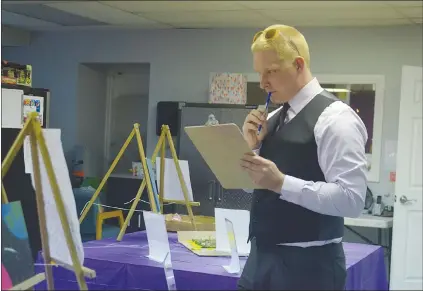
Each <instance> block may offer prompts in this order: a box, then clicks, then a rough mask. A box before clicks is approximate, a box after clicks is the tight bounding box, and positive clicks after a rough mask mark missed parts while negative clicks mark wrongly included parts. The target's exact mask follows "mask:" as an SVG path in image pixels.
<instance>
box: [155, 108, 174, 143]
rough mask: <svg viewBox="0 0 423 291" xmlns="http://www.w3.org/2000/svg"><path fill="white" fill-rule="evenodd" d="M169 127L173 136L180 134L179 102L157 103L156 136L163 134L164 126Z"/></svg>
mask: <svg viewBox="0 0 423 291" xmlns="http://www.w3.org/2000/svg"><path fill="white" fill-rule="evenodd" d="M164 124H165V125H168V126H169V129H170V133H171V134H172V136H177V135H178V134H179V102H175V101H160V102H158V103H157V115H156V134H157V135H160V134H161V132H162V125H164Z"/></svg>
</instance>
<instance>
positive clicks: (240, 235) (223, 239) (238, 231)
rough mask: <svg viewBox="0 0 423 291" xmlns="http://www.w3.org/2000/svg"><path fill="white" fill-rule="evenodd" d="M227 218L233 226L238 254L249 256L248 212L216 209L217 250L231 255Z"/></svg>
mask: <svg viewBox="0 0 423 291" xmlns="http://www.w3.org/2000/svg"><path fill="white" fill-rule="evenodd" d="M225 218H227V219H228V220H230V221H231V222H232V224H233V228H234V233H235V237H236V241H237V250H238V254H239V255H241V256H248V254H249V253H250V249H251V244H250V243H249V242H247V241H248V233H249V224H250V212H249V211H248V210H238V209H237V210H234V209H223V208H215V225H216V250H217V251H224V252H228V253H229V252H230V250H231V248H230V244H229V239H228V235H227V231H226V224H225Z"/></svg>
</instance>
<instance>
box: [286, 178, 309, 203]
mask: <svg viewBox="0 0 423 291" xmlns="http://www.w3.org/2000/svg"><path fill="white" fill-rule="evenodd" d="M305 184H306V182H305V181H304V180H302V179H298V178H295V177H292V176H288V175H285V178H284V180H283V184H282V188H281V198H282V199H284V200H287V201H289V200H290V198H291V197H292V196H293V195H296V194H298V193H301V192H302V190H303V188H304V186H305Z"/></svg>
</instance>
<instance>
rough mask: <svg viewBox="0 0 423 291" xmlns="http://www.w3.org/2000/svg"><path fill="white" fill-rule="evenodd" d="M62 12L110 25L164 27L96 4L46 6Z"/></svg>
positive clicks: (54, 4) (56, 4)
mask: <svg viewBox="0 0 423 291" xmlns="http://www.w3.org/2000/svg"><path fill="white" fill-rule="evenodd" d="M46 5H48V6H49V7H53V8H56V9H59V10H62V11H66V12H69V13H73V14H76V15H80V16H83V17H87V18H90V19H95V20H97V21H102V22H105V23H108V24H112V25H136V26H142V27H157V26H160V27H166V26H165V25H161V24H159V23H156V22H154V21H151V20H149V19H145V18H143V17H141V16H138V15H135V14H132V13H128V12H124V11H121V10H119V9H115V8H112V7H110V6H106V5H103V4H101V3H97V2H79V3H77V2H68V3H53V4H46Z"/></svg>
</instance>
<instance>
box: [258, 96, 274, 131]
mask: <svg viewBox="0 0 423 291" xmlns="http://www.w3.org/2000/svg"><path fill="white" fill-rule="evenodd" d="M270 96H272V92H269V93H267V100H266V108H265V109H264V112H266V111H267V109H268V108H269V103H270ZM261 128H262V126H261V124H260V125H259V127H258V131H257V135H259V134H260V131H261Z"/></svg>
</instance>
